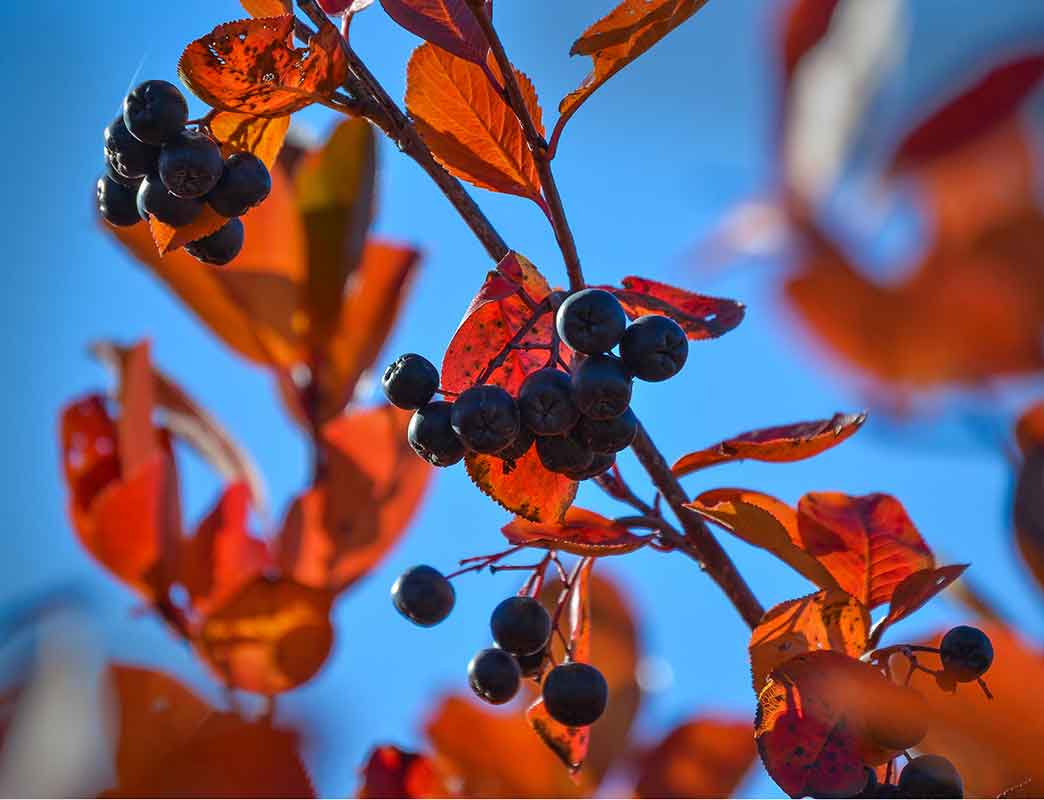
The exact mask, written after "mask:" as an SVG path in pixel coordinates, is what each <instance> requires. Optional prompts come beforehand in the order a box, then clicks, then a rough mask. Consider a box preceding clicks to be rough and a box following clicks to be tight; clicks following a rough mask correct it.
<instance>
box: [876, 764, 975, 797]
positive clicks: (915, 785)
mask: <svg viewBox="0 0 1044 800" xmlns="http://www.w3.org/2000/svg"><path fill="white" fill-rule="evenodd" d="M858 797H888V798H900V797H903V798H914V797H933V798H934V797H964V782H963V781H962V780H961V776H960V773H958V772H957V768H956V767H955V766H954V765H953V764H952V763H951V762H950V761H949V759H946V758H943V757H942V756H937V755H921V756H916V757H915V758H911V759H910V760H909V761H908V762H907V764H906V766H905V767H903V771H902V772H901V773H899V782H898V783H879V782H878V780H877V774H876V773H875V772H874V770H872V769H870V768H869V767H867V769H866V787H865V788H864V789H863V791H862V792H860V793H859V795H858Z"/></svg>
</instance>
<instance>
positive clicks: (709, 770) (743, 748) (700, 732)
mask: <svg viewBox="0 0 1044 800" xmlns="http://www.w3.org/2000/svg"><path fill="white" fill-rule="evenodd" d="M756 752H757V751H756V750H755V748H754V741H753V738H752V737H751V730H750V722H749V720H742V721H741V720H733V719H723V718H718V717H697V718H695V719H692V720H690V721H688V722H685V723H683V724H681V725H679V726H678V727H676V728H675V729H674V730H672V731H671V732H670V733H669V734H668V735H667V736H666V737H665V738H664V739H663V740H662V741H660V742H659V743H658V744H657V745H656V746H655V747H654V748H653V749H652V750H650V751H649V752H648V753H646V754H644V755H643V756H642V758H641V764H640V772H639V774H638V782H637V785H636V786H635V796H636V797H666V798H675V797H677V798H684V797H732V796H733V795H734V794H735V792H736V790H737V789H738V788H739V785H740V783H741V782H742V781H743V776H744V775H746V774H747V772H749V771H750V767H751V765H752V763H753V761H754V759H755V758H756Z"/></svg>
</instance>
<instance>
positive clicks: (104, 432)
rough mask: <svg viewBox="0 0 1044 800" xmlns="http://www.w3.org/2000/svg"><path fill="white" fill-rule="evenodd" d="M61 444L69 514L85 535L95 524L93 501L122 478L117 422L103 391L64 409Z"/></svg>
mask: <svg viewBox="0 0 1044 800" xmlns="http://www.w3.org/2000/svg"><path fill="white" fill-rule="evenodd" d="M61 448H62V467H63V471H64V473H65V483H66V485H67V486H68V487H69V516H70V517H71V519H72V523H73V527H74V528H75V529H76V531H77V533H78V534H79V535H80V536H81V538H82V537H85V536H86V535H87V534H88V532H89V531H90V530H91V528H92V523H91V519H90V514H91V509H92V508H93V506H94V501H95V500H96V499H97V498H98V496H99V495H100V494H101V493H102V492H103V491H104V490H105V489H106V487H108V486H109V485H110V484H112V483H114V482H116V481H119V479H120V456H119V450H118V449H117V446H116V425H115V424H114V423H113V421H112V419H111V418H110V417H109V412H108V411H107V410H106V408H105V400H104V399H103V398H102V397H101V396H100V395H87V396H86V397H84V398H82V399H81V400H77V401H75V402H73V403H70V404H69V405H67V406H66V407H65V408H64V409H63V410H62V418H61Z"/></svg>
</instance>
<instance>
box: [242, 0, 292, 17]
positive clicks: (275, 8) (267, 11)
mask: <svg viewBox="0 0 1044 800" xmlns="http://www.w3.org/2000/svg"><path fill="white" fill-rule="evenodd" d="M239 2H240V3H242V5H243V8H245V9H246V12H247V13H248V14H249V15H250V16H252V17H281V16H283V15H284V14H292V13H293V10H294V6H293V2H292V0H239Z"/></svg>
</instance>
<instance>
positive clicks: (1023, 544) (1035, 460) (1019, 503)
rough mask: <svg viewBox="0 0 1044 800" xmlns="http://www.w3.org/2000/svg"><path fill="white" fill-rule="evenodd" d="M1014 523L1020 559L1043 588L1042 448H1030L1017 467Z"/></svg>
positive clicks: (1043, 450)
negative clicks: (1020, 464)
mask: <svg viewBox="0 0 1044 800" xmlns="http://www.w3.org/2000/svg"><path fill="white" fill-rule="evenodd" d="M1014 523H1015V541H1016V543H1017V544H1018V548H1019V552H1020V553H1021V555H1022V559H1023V561H1025V562H1026V566H1027V567H1029V569H1030V572H1032V573H1033V575H1034V577H1036V579H1037V583H1038V584H1039V585H1040V586H1041V587H1044V449H1037V450H1033V451H1030V452H1029V453H1028V454H1027V456H1026V458H1025V460H1024V461H1023V462H1022V466H1021V467H1020V468H1019V472H1018V477H1017V479H1016V483H1015V509H1014Z"/></svg>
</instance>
